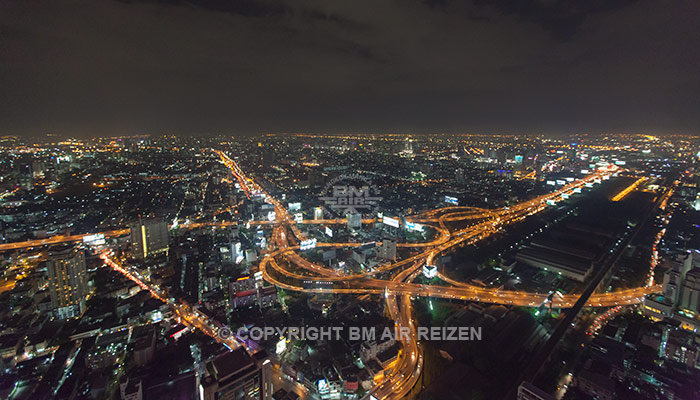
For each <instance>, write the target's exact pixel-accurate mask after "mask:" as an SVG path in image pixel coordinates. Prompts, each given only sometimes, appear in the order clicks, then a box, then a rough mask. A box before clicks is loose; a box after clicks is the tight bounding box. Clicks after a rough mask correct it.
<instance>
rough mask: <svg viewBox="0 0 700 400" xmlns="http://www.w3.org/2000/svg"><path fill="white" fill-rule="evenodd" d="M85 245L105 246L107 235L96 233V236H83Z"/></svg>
mask: <svg viewBox="0 0 700 400" xmlns="http://www.w3.org/2000/svg"><path fill="white" fill-rule="evenodd" d="M83 243H85V244H90V245H93V246H99V245H101V244H105V235H104V234H102V233H96V234H94V235H86V236H83Z"/></svg>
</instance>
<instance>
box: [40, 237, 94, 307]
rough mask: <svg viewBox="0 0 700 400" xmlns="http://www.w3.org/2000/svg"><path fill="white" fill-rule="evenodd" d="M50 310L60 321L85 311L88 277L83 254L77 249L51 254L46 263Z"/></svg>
mask: <svg viewBox="0 0 700 400" xmlns="http://www.w3.org/2000/svg"><path fill="white" fill-rule="evenodd" d="M46 270H47V275H48V284H49V285H48V286H49V294H50V296H51V309H52V310H53V311H54V313H55V314H56V316H57V317H58V318H61V319H66V318H74V317H77V316H80V314H82V312H83V311H84V310H85V298H86V297H87V294H88V284H87V281H88V277H87V269H86V267H85V254H83V251H82V250H80V249H78V248H67V249H64V250H61V251H57V252H52V253H50V254H49V258H48V260H47V261H46Z"/></svg>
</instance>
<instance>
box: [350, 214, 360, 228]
mask: <svg viewBox="0 0 700 400" xmlns="http://www.w3.org/2000/svg"><path fill="white" fill-rule="evenodd" d="M346 217H347V219H348V228H350V229H356V228H360V227H362V214H360V213H355V212H353V213H348V214H347V215H346Z"/></svg>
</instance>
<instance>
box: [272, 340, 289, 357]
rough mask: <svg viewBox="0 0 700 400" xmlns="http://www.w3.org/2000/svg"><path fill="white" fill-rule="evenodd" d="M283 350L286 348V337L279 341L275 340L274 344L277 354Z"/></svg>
mask: <svg viewBox="0 0 700 400" xmlns="http://www.w3.org/2000/svg"><path fill="white" fill-rule="evenodd" d="M285 350H287V339H284V338H282V339H280V341H279V342H277V345H276V346H275V353H277V355H280V354H282V352H284V351H285Z"/></svg>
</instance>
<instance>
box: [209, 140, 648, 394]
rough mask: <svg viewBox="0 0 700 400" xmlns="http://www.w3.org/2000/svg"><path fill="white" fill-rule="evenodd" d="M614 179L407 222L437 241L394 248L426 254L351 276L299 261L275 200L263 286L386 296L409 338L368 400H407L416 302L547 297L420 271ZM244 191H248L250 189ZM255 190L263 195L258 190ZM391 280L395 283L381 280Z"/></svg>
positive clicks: (613, 295) (595, 303)
mask: <svg viewBox="0 0 700 400" xmlns="http://www.w3.org/2000/svg"><path fill="white" fill-rule="evenodd" d="M218 154H219V156H220V157H221V159H222V161H223V162H224V163H225V164H226V165H227V166H229V168H230V169H231V171H232V173H233V174H234V175H236V177H237V179H238V181H239V182H245V183H247V184H250V183H252V182H253V181H252V180H251V179H249V178H247V177H246V176H245V175H243V174H242V172H241V170H240V168H238V166H237V165H236V163H235V162H234V161H233V160H232V159H231V158H230V157H228V156H227V155H226V154H224V153H223V152H218ZM610 172H611V171H598V172H595V173H593V174H590V175H588V176H587V177H585V178H583V179H581V180H578V181H574V182H571V183H569V184H567V185H565V186H564V187H562V188H561V189H559V190H557V191H555V192H552V193H549V194H546V195H543V196H540V197H537V198H534V199H532V200H528V201H525V202H522V203H519V204H517V205H515V206H512V207H504V208H501V209H494V210H482V209H475V208H468V207H446V208H441V209H437V210H431V211H428V212H425V213H422V214H419V215H415V216H413V217H410V218H407V219H408V220H409V221H412V222H419V223H421V224H424V225H427V226H430V227H431V228H432V229H434V230H435V231H436V237H435V239H433V240H432V241H430V242H426V243H399V244H397V247H400V248H410V249H411V250H413V249H421V250H422V252H420V253H418V254H415V255H411V256H409V257H407V258H405V259H403V260H400V261H398V262H393V263H387V264H384V265H380V266H379V267H378V268H376V269H374V270H372V271H368V272H364V273H359V274H353V275H348V274H344V273H342V272H340V271H337V270H331V269H328V268H326V267H325V266H323V265H319V264H315V263H312V262H310V261H308V260H306V259H305V258H304V257H302V256H301V255H300V254H299V245H297V244H296V243H290V236H293V237H294V238H295V239H296V240H301V239H303V235H302V234H301V233H300V232H299V231H298V229H297V226H296V224H295V223H294V222H293V220H292V219H291V218H290V216H289V214H288V213H287V210H286V209H285V208H284V207H282V206H281V205H280V204H279V203H277V202H274V201H273V202H272V204H273V205H274V207H275V211H276V216H277V218H276V220H275V221H272V222H273V226H274V228H273V233H272V240H270V246H269V248H268V250H269V252H268V253H266V254H264V257H263V259H262V260H261V262H260V264H259V270H260V272H262V275H263V278H264V279H265V280H266V281H268V282H271V283H273V284H275V285H277V286H278V287H281V288H284V289H288V290H293V291H299V292H308V293H348V294H363V295H366V294H379V295H381V294H383V295H384V296H385V299H386V305H387V309H388V310H389V313H390V316H391V317H392V318H393V319H394V321H395V324H396V325H397V326H400V327H408V328H409V329H410V333H411V334H410V335H409V337H405V338H404V337H401V338H399V339H400V342H401V344H402V350H401V352H400V353H399V356H398V357H397V360H396V361H395V363H394V365H392V366H391V367H390V368H389V369H388V370H387V371H386V375H385V377H384V379H383V380H382V382H380V383H379V384H378V385H376V386H375V387H374V388H373V389H372V390H371V391H370V393H369V394H371V395H373V396H374V397H376V398H378V399H387V398H396V399H398V398H402V397H403V396H405V395H406V394H407V393H408V392H409V391H410V390H411V388H412V387H413V386H414V385H415V383H416V381H417V380H418V377H419V376H420V373H421V368H422V365H423V354H422V352H421V348H420V346H419V345H418V343H417V341H416V335H415V326H414V320H413V318H412V306H411V297H413V296H422V297H436V298H446V299H457V300H467V301H479V302H484V303H494V304H505V305H520V306H530V307H537V306H539V305H541V304H542V303H543V302H544V301H545V299H546V298H547V297H548V293H531V292H523V291H508V290H499V289H493V288H482V287H477V286H474V285H469V284H466V283H462V282H458V281H455V280H452V279H450V278H449V277H447V276H444V275H442V274H440V279H442V280H443V281H444V282H446V283H448V284H450V285H451V286H440V285H420V284H414V283H412V281H413V280H414V279H415V277H416V276H418V274H420V272H421V269H422V268H421V267H422V266H423V265H425V264H432V263H433V260H434V258H435V257H437V256H438V255H440V254H441V253H443V252H445V251H448V250H450V249H451V248H452V247H454V246H457V245H461V244H474V243H476V242H478V241H480V240H483V239H484V238H486V237H489V236H491V235H493V234H494V233H496V232H499V231H501V230H502V229H503V228H504V227H505V226H507V225H510V224H513V223H516V222H519V221H522V220H523V219H525V218H527V217H528V216H530V215H533V214H536V213H538V212H541V211H542V210H544V209H546V208H547V206H548V204H547V203H548V202H549V201H555V202H556V201H559V200H561V199H562V198H563V196H564V195H568V194H571V193H573V191H574V190H575V189H577V188H581V187H582V186H584V185H585V184H586V183H589V182H591V181H593V180H596V179H600V178H601V177H602V176H603V175H604V174H606V173H610ZM242 186H243V185H242ZM244 190H250V188H246V189H244ZM256 190H258V191H259V192H262V189H260V188H257V189H256ZM262 193H264V192H262ZM265 196H266V198H267V199H268V200H270V199H272V197H271V196H269V195H267V194H266V193H265ZM343 222H345V220H344V219H337V220H325V221H324V223H328V224H330V223H343ZM363 222H364V221H363ZM367 222H373V221H367ZM453 222H458V223H459V222H462V223H464V222H467V223H469V225H467V226H466V227H465V228H462V229H456V230H454V231H451V230H450V229H449V228H448V227H447V225H446V223H453ZM288 229H289V230H291V231H292V235H288V233H287V232H288ZM360 245H361V244H360V243H318V244H317V247H341V248H343V247H353V246H360ZM300 272H303V273H300ZM392 274H393V276H391V278H389V279H382V278H383V277H384V278H385V277H386V276H390V275H392ZM319 284H320V285H319ZM314 286H316V287H314ZM318 286H325V287H318ZM655 289H657V288H656V287H640V288H635V289H629V290H623V291H617V292H609V293H594V294H593V295H592V296H591V297H590V298H589V300H588V302H587V304H586V305H587V306H591V307H610V306H616V305H626V304H636V303H639V302H640V301H641V299H642V298H643V296H644V295H645V294H647V293H650V292H651V291H653V290H655ZM578 298H579V295H577V294H569V295H563V296H561V297H555V298H554V299H553V306H554V307H557V308H571V307H573V306H574V304H575V303H576V301H577V299H578Z"/></svg>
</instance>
